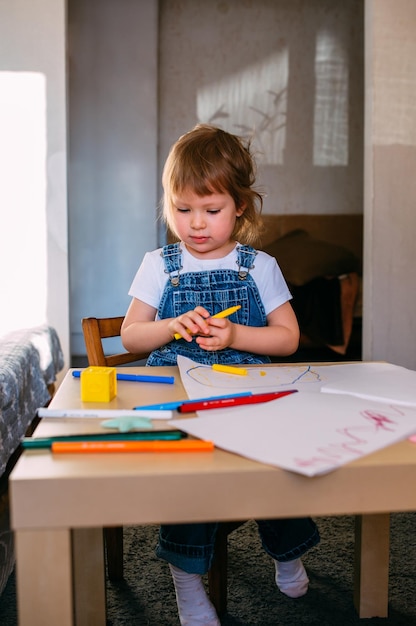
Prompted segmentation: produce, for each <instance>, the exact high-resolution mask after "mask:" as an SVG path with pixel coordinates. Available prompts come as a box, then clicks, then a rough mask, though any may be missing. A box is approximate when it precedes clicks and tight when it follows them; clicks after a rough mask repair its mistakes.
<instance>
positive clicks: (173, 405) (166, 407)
mask: <svg viewBox="0 0 416 626" xmlns="http://www.w3.org/2000/svg"><path fill="white" fill-rule="evenodd" d="M252 395H253V393H252V392H251V391H243V392H241V393H230V394H227V395H226V396H209V398H197V399H195V400H177V401H176V402H164V403H163V404H146V405H143V406H135V407H133V409H134V410H135V411H139V410H144V409H146V410H148V411H176V410H177V409H178V408H179V407H180V406H182V405H183V404H188V403H189V402H206V401H207V400H224V399H227V398H244V397H246V396H252Z"/></svg>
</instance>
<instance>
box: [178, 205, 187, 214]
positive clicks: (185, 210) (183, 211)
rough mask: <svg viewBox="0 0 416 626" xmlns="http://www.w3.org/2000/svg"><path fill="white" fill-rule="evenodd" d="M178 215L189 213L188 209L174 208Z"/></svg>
mask: <svg viewBox="0 0 416 626" xmlns="http://www.w3.org/2000/svg"><path fill="white" fill-rule="evenodd" d="M176 210H177V211H178V213H189V209H185V208H184V207H179V206H178V207H176Z"/></svg>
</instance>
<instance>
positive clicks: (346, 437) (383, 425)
mask: <svg viewBox="0 0 416 626" xmlns="http://www.w3.org/2000/svg"><path fill="white" fill-rule="evenodd" d="M389 412H391V413H392V414H394V415H396V417H398V416H400V415H403V414H404V413H403V411H401V410H400V409H399V408H398V407H395V406H386V411H385V412H382V411H380V410H375V409H365V410H363V411H360V413H359V416H361V417H362V418H363V419H364V420H368V421H369V422H370V423H369V424H367V425H356V426H345V427H343V428H337V429H336V430H335V432H336V433H338V434H339V435H341V441H338V442H336V443H329V444H327V445H325V446H319V447H318V448H317V449H316V453H315V454H314V455H313V456H311V457H309V458H299V457H295V458H294V459H293V460H294V462H295V464H296V465H297V466H298V467H328V465H334V464H335V465H339V464H340V463H341V462H342V460H343V459H344V458H345V457H347V458H349V457H351V456H354V457H360V456H363V455H364V454H366V452H367V450H365V449H364V446H367V445H368V444H369V443H370V442H371V440H372V439H374V437H375V436H377V434H378V433H380V432H381V431H385V432H391V433H394V432H396V431H397V427H398V425H399V424H398V422H397V419H396V420H395V419H394V417H393V415H389Z"/></svg>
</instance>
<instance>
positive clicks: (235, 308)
mask: <svg viewBox="0 0 416 626" xmlns="http://www.w3.org/2000/svg"><path fill="white" fill-rule="evenodd" d="M238 309H241V304H237V306H230V307H229V308H228V309H224V311H220V312H219V313H216V314H215V315H212V317H228V316H229V315H232V314H233V313H235V312H236V311H238ZM174 337H175V339H181V337H182V335H180V334H179V333H175V334H174Z"/></svg>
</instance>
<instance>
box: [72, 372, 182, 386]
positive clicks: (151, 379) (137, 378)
mask: <svg viewBox="0 0 416 626" xmlns="http://www.w3.org/2000/svg"><path fill="white" fill-rule="evenodd" d="M72 376H74V378H80V377H81V372H80V370H76V371H74V372H72ZM117 380H130V381H132V382H136V383H165V384H168V385H173V383H174V382H175V377H174V376H142V375H141V374H117Z"/></svg>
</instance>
